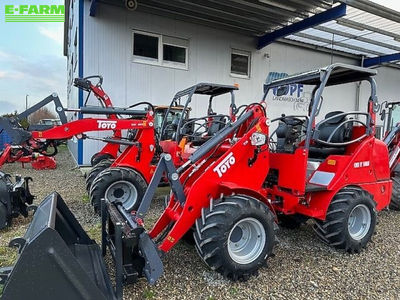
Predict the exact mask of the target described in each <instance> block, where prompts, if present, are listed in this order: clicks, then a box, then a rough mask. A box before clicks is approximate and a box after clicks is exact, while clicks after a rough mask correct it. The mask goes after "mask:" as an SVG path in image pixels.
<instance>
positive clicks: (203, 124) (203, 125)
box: [181, 115, 230, 138]
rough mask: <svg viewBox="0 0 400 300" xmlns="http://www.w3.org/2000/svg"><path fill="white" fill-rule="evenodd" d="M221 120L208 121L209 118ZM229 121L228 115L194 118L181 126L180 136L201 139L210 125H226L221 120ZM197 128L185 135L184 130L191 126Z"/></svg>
mask: <svg viewBox="0 0 400 300" xmlns="http://www.w3.org/2000/svg"><path fill="white" fill-rule="evenodd" d="M215 117H218V118H221V119H222V120H215V119H214V120H211V121H210V120H209V119H210V118H215ZM225 119H227V120H230V117H229V116H228V115H208V116H205V117H202V118H195V119H192V120H189V121H187V122H186V123H185V124H183V126H182V127H181V135H183V136H186V137H190V138H198V137H201V136H202V135H203V134H205V133H207V131H208V129H209V127H210V125H212V124H222V125H224V126H225V125H226V122H224V121H223V120H225ZM196 125H197V126H198V127H197V128H196V129H195V130H194V131H193V132H192V133H190V134H187V133H185V130H184V129H186V128H190V127H192V126H196Z"/></svg>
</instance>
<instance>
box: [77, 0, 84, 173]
mask: <svg viewBox="0 0 400 300" xmlns="http://www.w3.org/2000/svg"><path fill="white" fill-rule="evenodd" d="M83 1H84V0H79V50H78V51H79V62H78V63H79V65H78V68H79V69H78V74H79V75H78V76H79V78H82V77H83V14H84V2H83ZM78 104H79V107H82V106H83V90H81V89H79V94H78ZM78 118H79V119H82V114H81V113H79V115H78ZM82 164H83V141H82V140H78V165H82Z"/></svg>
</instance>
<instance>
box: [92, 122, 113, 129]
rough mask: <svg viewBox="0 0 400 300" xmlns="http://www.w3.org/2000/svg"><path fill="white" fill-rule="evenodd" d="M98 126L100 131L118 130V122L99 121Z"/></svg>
mask: <svg viewBox="0 0 400 300" xmlns="http://www.w3.org/2000/svg"><path fill="white" fill-rule="evenodd" d="M97 124H98V125H99V127H98V128H99V129H115V128H117V121H100V120H97Z"/></svg>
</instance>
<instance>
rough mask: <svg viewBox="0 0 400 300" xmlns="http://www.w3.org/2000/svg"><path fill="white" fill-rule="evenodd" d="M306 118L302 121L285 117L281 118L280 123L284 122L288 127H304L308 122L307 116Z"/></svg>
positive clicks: (293, 117)
mask: <svg viewBox="0 0 400 300" xmlns="http://www.w3.org/2000/svg"><path fill="white" fill-rule="evenodd" d="M304 118H305V119H304V120H302V119H300V118H299V117H295V116H285V117H281V118H280V121H282V122H283V123H285V124H286V125H291V126H298V125H302V124H303V123H304V122H305V121H306V120H308V117H307V116H304Z"/></svg>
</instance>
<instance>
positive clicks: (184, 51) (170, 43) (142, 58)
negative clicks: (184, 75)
mask: <svg viewBox="0 0 400 300" xmlns="http://www.w3.org/2000/svg"><path fill="white" fill-rule="evenodd" d="M188 46H189V41H188V40H185V39H180V38H175V37H170V36H163V35H159V34H153V33H147V32H143V31H134V33H133V61H134V62H140V63H147V64H153V65H160V66H166V67H173V68H178V69H186V70H187V68H188Z"/></svg>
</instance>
